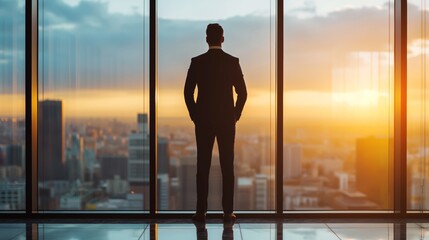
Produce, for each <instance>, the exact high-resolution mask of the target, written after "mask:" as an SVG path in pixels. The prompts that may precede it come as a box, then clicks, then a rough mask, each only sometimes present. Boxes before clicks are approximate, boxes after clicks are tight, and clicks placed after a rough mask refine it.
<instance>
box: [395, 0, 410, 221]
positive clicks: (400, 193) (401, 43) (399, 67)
mask: <svg viewBox="0 0 429 240" xmlns="http://www.w3.org/2000/svg"><path fill="white" fill-rule="evenodd" d="M394 4H395V10H394V11H395V26H394V31H395V33H394V34H395V35H394V36H395V37H394V59H395V60H394V71H395V75H394V76H395V77H394V79H395V80H394V109H395V110H394V188H393V189H394V211H395V213H399V214H406V212H407V0H395V3H394Z"/></svg>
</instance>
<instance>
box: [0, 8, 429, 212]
mask: <svg viewBox="0 0 429 240" xmlns="http://www.w3.org/2000/svg"><path fill="white" fill-rule="evenodd" d="M143 1H144V0H143ZM25 4H26V5H25V16H26V19H25V23H26V26H25V29H26V30H25V31H26V32H25V35H26V40H25V64H26V65H25V121H26V146H27V147H26V156H25V162H26V166H27V167H26V171H25V174H26V188H25V192H26V196H27V197H26V199H27V201H26V203H25V206H26V210H25V213H10V214H9V213H7V214H3V215H1V217H0V218H8V217H11V216H13V217H24V218H49V217H64V218H94V217H95V218H127V219H129V218H138V219H142V218H144V219H145V218H147V219H169V218H188V217H190V216H191V214H192V213H187V212H186V213H184V212H181V211H177V213H176V212H174V211H168V212H158V211H157V202H158V194H157V147H158V146H157V106H156V102H157V101H156V99H157V94H158V93H157V87H158V86H157V85H158V75H157V70H158V56H157V54H158V53H157V52H158V42H157V40H158V39H157V35H158V33H157V21H158V19H157V1H156V0H149V26H150V27H149V49H150V50H149V100H150V105H149V149H150V154H149V156H150V167H149V169H150V176H149V178H150V183H151V184H150V190H149V192H150V195H149V212H148V213H146V212H145V213H142V212H140V211H136V212H129V211H123V212H122V213H121V212H118V213H111V212H108V213H106V212H85V213H82V214H75V213H67V212H62V211H58V212H55V213H53V212H54V211H52V212H46V211H39V209H38V202H37V201H38V176H37V172H38V171H37V168H38V159H37V156H38V154H37V150H38V149H37V146H38V143H37V134H38V132H37V113H38V109H37V101H38V54H39V52H38V40H39V32H38V31H39V29H38V11H39V1H38V0H25ZM393 4H394V144H393V147H394V150H393V152H394V166H393V172H394V177H393V182H392V184H394V193H393V197H394V199H393V202H394V205H393V210H392V211H388V212H381V213H380V212H377V211H374V212H359V211H353V212H338V211H333V212H323V213H321V212H316V211H308V212H305V213H291V212H287V211H285V210H284V209H283V181H282V179H283V115H284V113H283V81H284V79H283V78H284V76H283V71H284V66H283V58H284V52H283V49H284V41H283V40H284V29H283V27H284V0H277V4H276V7H277V11H276V16H275V18H276V80H275V81H276V96H275V97H276V98H275V99H276V123H275V126H276V132H275V141H276V142H275V167H276V170H275V175H276V176H275V178H276V188H275V189H276V194H275V196H276V197H275V200H276V205H275V206H276V207H275V211H274V212H269V213H267V212H261V213H257V212H243V213H239V214H238V215H239V217H248V218H283V219H284V218H287V219H300V218H327V217H329V218H350V217H364V218H404V217H413V218H423V217H428V216H429V214H428V213H424V212H421V213H415V212H408V209H407V159H406V151H407V146H406V143H407V0H393ZM220 215H221V214H220V213H213V214H210V216H209V217H214V218H216V217H220Z"/></svg>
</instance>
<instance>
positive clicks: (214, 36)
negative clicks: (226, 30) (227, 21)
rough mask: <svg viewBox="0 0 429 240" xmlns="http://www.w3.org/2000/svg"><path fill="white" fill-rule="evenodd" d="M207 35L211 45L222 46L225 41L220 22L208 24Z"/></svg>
mask: <svg viewBox="0 0 429 240" xmlns="http://www.w3.org/2000/svg"><path fill="white" fill-rule="evenodd" d="M206 35H207V37H206V41H207V43H208V44H209V46H220V45H221V44H222V43H223V40H224V38H223V28H222V27H221V26H220V25H219V24H218V23H211V24H209V25H207V30H206Z"/></svg>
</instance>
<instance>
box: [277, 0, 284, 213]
mask: <svg viewBox="0 0 429 240" xmlns="http://www.w3.org/2000/svg"><path fill="white" fill-rule="evenodd" d="M283 11H284V9H283V0H277V43H276V49H277V53H276V57H277V61H276V70H277V72H276V80H277V88H276V91H277V94H276V95H277V99H276V100H277V104H276V107H277V109H276V213H277V214H283V44H284V43H283Z"/></svg>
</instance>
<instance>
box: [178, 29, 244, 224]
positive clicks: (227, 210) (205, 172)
mask: <svg viewBox="0 0 429 240" xmlns="http://www.w3.org/2000/svg"><path fill="white" fill-rule="evenodd" d="M206 35H207V37H206V41H207V44H208V45H209V50H208V51H207V52H206V53H204V54H202V55H200V56H197V57H194V58H192V61H191V66H190V67H189V70H188V76H187V78H186V83H185V91H184V94H185V101H186V106H187V108H188V111H189V115H190V117H191V120H192V121H193V122H194V124H195V137H196V141H197V176H196V178H197V179H196V180H197V210H196V213H195V215H194V216H193V217H192V218H193V220H195V221H205V217H206V212H207V197H208V191H209V189H208V188H209V172H210V165H211V158H212V151H213V144H214V140H215V138H216V139H217V143H218V147H219V160H220V166H221V170H222V208H223V212H224V221H226V222H229V221H234V220H235V219H236V216H235V215H234V213H233V197H234V139H235V123H236V122H237V121H238V120H239V119H240V116H241V112H242V111H243V107H244V104H245V102H246V99H247V90H246V84H245V83H244V78H243V73H242V72H241V67H240V64H239V61H238V58H235V57H233V56H231V55H229V54H227V53H225V52H224V51H223V50H222V43H223V41H224V36H223V29H222V27H221V26H220V25H219V24H217V23H215V24H209V25H208V26H207V30H206ZM196 87H198V96H197V100H196V101H195V99H194V91H195V88H196ZM233 88H234V89H235V92H236V93H237V102H236V103H235V106H234V98H233Z"/></svg>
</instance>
